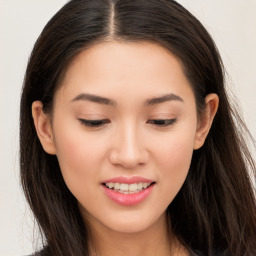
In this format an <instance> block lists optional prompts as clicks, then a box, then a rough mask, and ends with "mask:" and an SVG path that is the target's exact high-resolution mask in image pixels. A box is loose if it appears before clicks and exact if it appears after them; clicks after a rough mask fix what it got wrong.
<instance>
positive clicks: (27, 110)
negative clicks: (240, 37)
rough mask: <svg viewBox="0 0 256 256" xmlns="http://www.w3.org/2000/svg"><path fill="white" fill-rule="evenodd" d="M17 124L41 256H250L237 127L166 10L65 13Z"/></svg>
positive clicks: (253, 245) (104, 5) (144, 7)
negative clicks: (40, 241)
mask: <svg viewBox="0 0 256 256" xmlns="http://www.w3.org/2000/svg"><path fill="white" fill-rule="evenodd" d="M20 113H21V114H20V121H21V127H20V151H21V152H20V168H21V180H22V185H23V189H24V191H25V194H26V197H27V200H28V202H29V204H30V207H31V209H32V211H33V213H34V216H35V218H36V221H37V222H38V225H39V228H40V231H41V233H42V237H43V238H42V240H43V245H44V248H43V250H42V251H41V252H39V253H38V255H47V256H48V255H52V256H61V255H62V256H64V255H67V256H71V255H74V256H82V255H83V256H84V255H88V256H96V255H100V256H108V255H111V256H115V255H144V256H149V255H161V256H167V255H168V256H169V255H173V256H178V255H179V256H184V255H197V256H199V255H200V256H201V255H207V256H224V255H225V256H227V255H232V256H242V255H246V256H252V255H256V233H255V232H256V204H255V190H254V188H253V185H252V182H251V178H250V177H254V175H255V165H254V161H253V159H252V158H251V156H250V153H249V151H248V150H247V147H246V144H245V141H244V139H243V137H242V136H241V133H242V132H243V131H246V127H245V126H244V125H243V123H242V121H241V119H240V117H239V115H238V114H237V113H236V111H235V110H234V109H233V108H231V106H230V103H229V101H228V99H227V94H226V91H225V86H224V68H223V66H222V62H221V58H220V56H219V53H218V51H217V49H216V47H215V44H214V42H213V40H212V39H211V37H210V35H209V34H208V33H207V31H206V30H205V28H204V27H203V26H202V25H201V23H200V22H199V21H198V20H197V19H196V18H195V17H194V16H192V15H191V14H190V13H189V12H188V11H187V10H185V9H184V8H183V7H182V6H181V5H179V4H178V3H176V2H175V1H171V0H159V1H155V0H93V1H90V0H72V1H70V2H68V3H67V4H66V5H65V6H64V7H63V8H62V9H61V10H60V11H59V12H58V13H57V14H56V15H55V16H54V17H53V18H52V19H51V20H50V21H49V23H48V24H47V25H46V27H45V28H44V30H43V32H42V34H41V35H40V37H39V39H38V41H37V42H36V44H35V47H34V49H33V52H32V55H31V58H30V60H29V64H28V67H27V72H26V77H25V81H24V87H23V92H22V99H21V112H20ZM238 127H239V128H238ZM249 172H250V173H251V174H252V175H251V176H250V175H249Z"/></svg>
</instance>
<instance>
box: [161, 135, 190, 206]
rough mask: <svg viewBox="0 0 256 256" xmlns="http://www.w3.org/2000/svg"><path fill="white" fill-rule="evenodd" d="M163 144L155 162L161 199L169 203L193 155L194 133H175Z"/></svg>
mask: <svg viewBox="0 0 256 256" xmlns="http://www.w3.org/2000/svg"><path fill="white" fill-rule="evenodd" d="M166 141H167V142H168V143H167V142H166V143H165V144H161V145H159V150H158V152H157V159H158V161H157V162H156V164H157V166H158V168H159V176H160V177H159V181H160V182H161V185H162V186H160V188H161V193H162V197H163V198H165V200H166V201H167V203H170V202H171V201H172V200H173V199H174V197H175V196H176V195H177V193H178V192H179V190H180V189H181V187H182V185H183V183H184V181H185V179H186V177H187V174H188V171H189V168H190V163H191V159H192V154H193V145H194V133H193V132H189V133H184V132H182V131H181V132H179V133H175V136H174V135H173V136H170V138H169V140H166Z"/></svg>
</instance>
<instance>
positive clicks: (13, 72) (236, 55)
mask: <svg viewBox="0 0 256 256" xmlns="http://www.w3.org/2000/svg"><path fill="white" fill-rule="evenodd" d="M178 2H180V3H182V4H184V6H185V7H187V8H188V9H189V10H190V11H191V12H192V13H193V14H195V15H196V16H197V17H198V18H199V20H201V22H202V23H203V24H204V25H205V27H206V28H207V29H208V31H209V32H210V33H211V35H212V36H213V38H214V39H215V42H216V44H217V46H218V47H219V50H220V52H221V55H222V57H223V59H224V63H225V65H226V68H227V70H228V73H229V76H230V78H229V87H231V88H232V90H233V91H234V92H235V93H236V95H237V97H238V99H239V103H238V104H240V106H241V108H242V110H243V113H244V119H245V121H246V123H247V125H248V127H249V129H250V131H251V133H252V134H253V136H254V138H256V107H255V98H256V74H255V73H256V16H255V12H256V1H255V0H246V1H244V0H214V1H213V0H180V1H178ZM64 3H66V1H65V0H0V256H16V255H26V254H29V253H31V252H32V251H33V243H32V236H33V221H32V219H31V217H30V216H29V211H28V208H27V206H26V203H25V202H24V199H23V195H22V192H21V189H20V184H19V168H18V161H19V155H18V154H19V153H18V139H19V99H20V90H21V86H22V81H23V76H24V72H25V68H26V63H27V59H28V57H29V54H30V51H31V50H32V47H33V44H34V42H35V40H36V38H37V37H38V36H39V34H40V32H41V30H42V29H43V27H44V25H45V24H46V22H47V21H48V20H49V19H50V17H51V16H52V15H53V14H54V13H55V12H56V11H57V10H58V9H59V8H60V7H61V6H62V5H63V4H64Z"/></svg>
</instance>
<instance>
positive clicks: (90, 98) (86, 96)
mask: <svg viewBox="0 0 256 256" xmlns="http://www.w3.org/2000/svg"><path fill="white" fill-rule="evenodd" d="M80 100H85V101H91V102H95V103H99V104H103V105H110V106H115V105H116V102H115V101H113V100H111V99H108V98H105V97H101V96H97V95H93V94H87V93H81V94H79V95H78V96H76V97H75V98H74V99H73V100H72V102H74V101H80Z"/></svg>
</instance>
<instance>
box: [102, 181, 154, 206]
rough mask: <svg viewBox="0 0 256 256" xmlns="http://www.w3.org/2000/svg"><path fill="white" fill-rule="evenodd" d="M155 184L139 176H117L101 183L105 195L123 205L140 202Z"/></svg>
mask: <svg viewBox="0 0 256 256" xmlns="http://www.w3.org/2000/svg"><path fill="white" fill-rule="evenodd" d="M155 184H156V182H154V181H152V180H148V179H144V178H141V177H117V178H114V179H111V180H108V181H105V182H103V183H101V185H102V187H103V190H104V192H105V195H106V196H107V197H108V198H109V199H111V200H112V201H114V202H115V203H117V204H119V205H124V206H132V205H136V204H139V203H142V202H143V201H144V200H145V199H146V198H147V197H148V196H149V195H150V194H151V192H152V191H153V188H154V186H155Z"/></svg>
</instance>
